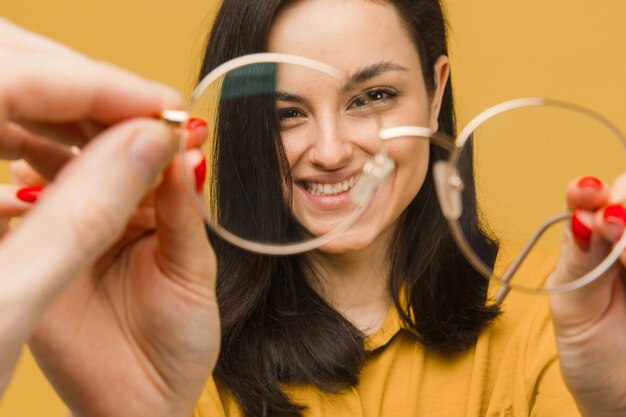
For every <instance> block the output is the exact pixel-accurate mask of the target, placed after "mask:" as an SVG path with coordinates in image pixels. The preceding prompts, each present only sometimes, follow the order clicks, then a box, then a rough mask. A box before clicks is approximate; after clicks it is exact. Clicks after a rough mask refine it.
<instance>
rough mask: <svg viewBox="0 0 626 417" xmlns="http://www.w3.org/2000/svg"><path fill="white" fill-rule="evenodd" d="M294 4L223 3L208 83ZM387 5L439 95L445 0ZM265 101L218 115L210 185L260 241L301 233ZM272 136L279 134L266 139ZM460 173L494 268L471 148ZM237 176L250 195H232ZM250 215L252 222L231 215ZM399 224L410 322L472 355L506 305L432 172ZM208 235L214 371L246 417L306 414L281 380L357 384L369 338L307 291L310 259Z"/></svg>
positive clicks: (209, 55) (424, 335)
mask: <svg viewBox="0 0 626 417" xmlns="http://www.w3.org/2000/svg"><path fill="white" fill-rule="evenodd" d="M295 1H297V0H223V3H222V5H221V8H220V10H219V13H218V15H217V18H216V20H215V23H214V26H213V28H212V31H211V34H210V37H209V41H208V43H207V47H206V52H205V56H204V61H203V65H202V70H201V74H200V76H201V77H204V76H205V75H206V74H208V73H209V72H210V71H211V70H212V69H214V68H215V67H217V66H218V65H220V64H222V63H224V62H226V61H228V60H230V59H233V58H235V57H239V56H242V55H245V54H251V53H258V52H263V51H265V50H266V47H267V40H268V33H269V30H270V27H271V24H272V21H273V19H274V16H275V15H276V14H277V12H279V11H280V10H281V9H282V8H284V7H286V6H287V5H289V4H292V3H294V2H295ZM337 1H339V0H337ZM363 1H377V2H379V3H384V2H385V1H384V0H363ZM387 1H388V2H389V3H391V4H392V5H393V6H394V7H396V8H397V9H398V11H399V16H401V18H402V19H404V25H405V29H406V30H407V32H408V33H409V34H410V36H411V39H412V41H413V43H414V44H415V47H416V49H417V51H418V53H419V57H420V60H421V64H422V72H423V74H424V80H423V82H424V83H425V85H426V88H427V91H428V92H430V93H431V94H432V93H433V92H434V91H435V88H436V80H435V74H434V64H435V61H436V60H437V58H438V57H439V56H441V55H447V54H448V50H447V41H446V21H445V18H444V14H443V10H442V6H441V4H440V2H439V0H387ZM419 81H420V82H421V81H422V80H419ZM247 104H250V103H247ZM256 105H257V106H258V107H257V108H258V109H259V110H258V111H257V112H255V113H254V114H251V113H252V112H247V113H246V114H249V115H250V117H246V120H241V119H242V118H241V114H242V113H241V111H240V109H237V108H235V107H233V106H230V107H228V106H223V107H221V108H220V116H219V122H218V126H217V127H216V137H217V139H216V140H217V142H216V144H215V148H214V152H216V154H215V155H216V156H217V157H216V158H214V162H213V164H214V166H213V167H212V168H213V170H212V171H213V172H215V173H216V175H215V177H214V178H213V179H212V186H213V187H214V190H215V191H216V193H215V195H216V196H217V198H216V201H215V205H216V206H217V207H216V208H217V212H218V213H220V223H221V224H223V225H225V226H226V227H227V228H228V229H229V230H232V231H236V232H237V233H240V234H242V235H245V233H246V231H247V230H251V229H250V228H253V227H254V228H256V229H255V236H257V237H259V236H263V237H264V238H266V239H269V240H272V239H276V238H277V237H280V236H284V235H285V234H289V233H294V230H295V229H297V228H294V225H293V223H294V220H293V219H292V218H291V216H290V213H289V207H288V204H285V197H284V194H283V192H282V191H281V190H280V187H276V184H280V183H282V181H283V180H284V178H285V175H289V174H288V164H287V161H286V157H285V155H284V152H283V149H282V144H281V141H280V135H279V133H278V131H279V129H278V128H279V127H278V126H277V124H276V118H275V115H273V113H275V111H274V110H273V107H272V106H273V104H272V105H270V106H263V103H256ZM439 128H440V130H441V131H443V132H446V133H448V134H451V135H454V133H455V130H456V128H455V117H454V105H453V99H452V83H451V80H449V81H448V84H447V86H446V88H445V91H444V94H443V101H442V105H441V111H440V114H439ZM268 131H270V132H274V134H272V135H270V136H269V137H268V136H267V132H268ZM246 138H248V139H246ZM260 138H262V139H263V140H260ZM430 151H431V153H430V155H431V156H430V160H429V165H430V167H429V168H432V164H433V163H434V162H435V161H437V160H439V159H442V158H445V157H446V156H447V155H446V154H447V153H446V151H443V150H442V149H440V148H438V147H437V146H433V145H431V149H430ZM460 174H461V176H462V177H463V178H464V184H466V188H465V191H464V193H463V198H464V201H463V207H464V212H463V215H462V218H461V219H460V222H461V224H462V226H463V228H464V230H465V233H466V236H469V239H470V240H471V241H472V245H473V247H475V248H479V251H480V252H481V257H482V259H484V260H488V261H489V260H490V261H491V263H492V264H493V261H494V260H495V255H496V252H497V244H496V243H495V242H494V241H492V240H491V239H489V238H488V237H487V236H486V235H485V233H483V232H482V231H481V229H480V227H479V225H478V215H477V212H476V210H471V209H468V208H472V207H473V208H475V207H476V199H475V193H474V189H473V180H472V179H473V166H472V152H471V151H470V152H465V153H464V155H463V160H462V163H461V165H460ZM235 179H236V181H237V184H236V185H237V188H238V189H240V190H244V192H237V193H234V192H229V190H232V189H233V186H234V184H233V181H235ZM288 183H290V181H288ZM258 190H263V195H262V196H257V198H255V199H252V200H251V199H246V198H244V197H242V196H243V195H244V194H247V193H257V194H258ZM250 195H252V194H250ZM250 201H254V202H253V203H251V202H250ZM287 203H288V202H287ZM242 210H245V212H246V213H250V215H249V216H241V215H239V216H236V215H230V213H235V212H239V213H241V212H242ZM398 224H399V227H397V228H396V229H395V230H396V231H395V236H394V237H393V242H392V244H391V245H390V248H389V253H388V259H389V286H388V288H389V291H390V294H391V296H392V298H393V300H394V303H395V306H396V308H397V309H398V311H399V312H400V315H401V317H402V319H403V321H404V322H405V325H406V327H407V328H408V329H410V333H411V334H412V335H413V337H414V339H415V343H420V344H421V345H423V346H424V348H425V349H428V350H431V351H435V352H438V353H441V354H454V353H456V352H459V351H462V350H464V349H467V348H468V347H470V346H472V345H473V344H474V343H475V342H476V340H477V338H478V335H479V333H480V332H481V330H482V329H483V328H484V327H485V326H487V325H488V324H489V323H490V321H492V320H493V319H494V318H495V317H496V316H497V314H498V308H497V307H496V306H490V305H487V287H488V281H487V280H485V278H483V277H482V276H481V275H480V274H479V273H478V272H476V271H475V270H474V269H473V268H472V267H471V266H470V265H469V263H468V262H467V261H466V260H465V258H464V257H463V255H462V254H461V253H460V251H459V249H458V248H457V246H456V244H455V242H454V240H453V238H452V236H451V233H450V231H449V229H448V225H447V223H446V220H445V219H444V217H443V216H442V214H441V210H440V208H439V204H438V201H437V197H436V195H435V188H434V184H433V178H432V169H429V170H428V174H427V176H426V179H425V181H424V184H423V186H422V188H421V189H420V191H419V193H418V194H417V195H416V196H415V198H414V199H413V201H412V202H411V203H410V204H409V206H408V207H407V208H406V210H405V211H404V213H403V214H402V215H401V217H400V218H399V223H398ZM260 225H261V226H262V227H263V228H264V229H263V230H259V229H258V228H259V227H261V226H260ZM209 235H210V239H211V242H212V244H213V246H214V248H215V251H216V253H217V258H218V280H217V297H218V302H219V306H220V313H221V319H222V347H221V352H220V357H219V360H218V363H217V366H216V368H215V371H214V376H215V379H216V381H217V383H218V387H219V388H220V389H222V390H227V391H228V392H230V393H231V394H232V395H234V397H235V398H236V400H237V401H238V403H239V405H240V406H241V408H242V410H243V412H244V414H245V415H246V416H248V417H253V416H254V417H258V416H300V415H301V413H302V411H303V410H304V409H305V408H306V404H295V403H293V402H291V401H290V399H289V398H288V397H287V396H286V395H285V393H284V392H283V390H282V389H281V385H282V384H290V383H298V384H301V383H304V384H312V385H314V386H316V387H318V388H319V389H321V390H324V391H328V392H337V391H340V390H342V389H344V388H347V387H349V386H354V385H356V384H357V383H358V375H359V371H360V369H361V366H362V364H363V361H364V360H365V358H366V351H365V349H364V345H363V337H364V336H363V334H362V333H361V332H360V331H359V330H358V329H357V328H356V327H355V326H354V325H353V324H352V323H350V322H349V321H348V320H347V319H346V318H344V317H343V316H342V315H341V314H340V313H339V312H337V311H335V310H334V309H333V308H332V307H331V306H330V305H329V304H328V303H327V302H326V301H325V300H324V299H323V298H322V297H321V296H320V295H319V294H318V293H317V292H316V291H315V290H314V289H313V288H312V287H311V286H310V285H309V282H310V281H309V280H307V279H306V278H307V277H308V278H311V277H315V274H316V272H315V271H314V269H313V268H312V267H311V265H309V264H308V263H307V262H306V259H305V257H304V256H283V257H275V256H265V255H258V254H252V253H249V252H246V251H244V250H241V249H239V248H236V247H233V246H232V245H230V244H228V243H227V242H224V241H223V240H221V239H220V238H219V237H218V236H216V235H214V234H212V233H211V232H209Z"/></svg>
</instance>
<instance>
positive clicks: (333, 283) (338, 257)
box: [309, 233, 392, 335]
mask: <svg viewBox="0 0 626 417" xmlns="http://www.w3.org/2000/svg"><path fill="white" fill-rule="evenodd" d="M390 237H391V233H388V234H386V236H381V237H380V238H379V239H377V240H376V241H375V242H373V243H372V244H370V245H369V246H367V247H365V248H363V249H359V250H355V251H350V252H344V253H339V254H332V253H324V252H322V251H316V252H314V253H311V254H310V255H309V256H310V261H311V262H312V264H313V266H314V268H315V270H316V271H317V272H318V276H317V277H316V278H317V279H316V280H314V281H313V282H311V285H312V286H313V288H315V289H316V291H317V292H318V293H319V294H320V295H321V296H322V297H323V298H324V299H325V300H326V302H328V303H329V304H330V305H331V306H332V307H333V308H334V309H335V310H337V311H338V312H339V313H341V314H342V315H343V316H344V317H346V318H347V319H348V320H350V321H351V322H352V323H353V324H354V325H355V326H356V327H357V328H358V329H359V330H361V331H362V332H363V333H364V334H366V335H369V334H373V333H375V332H376V330H378V328H379V327H380V326H381V325H382V323H383V322H384V320H385V317H386V316H387V312H388V311H389V308H390V307H391V304H392V299H391V296H390V294H389V290H388V282H389V262H388V258H389V257H388V251H389V244H390Z"/></svg>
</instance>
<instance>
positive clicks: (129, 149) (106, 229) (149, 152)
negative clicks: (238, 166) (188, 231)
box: [0, 119, 176, 308]
mask: <svg viewBox="0 0 626 417" xmlns="http://www.w3.org/2000/svg"><path fill="white" fill-rule="evenodd" d="M175 147H176V146H175V139H174V137H173V134H172V132H171V130H169V128H167V127H166V126H165V125H163V124H162V123H161V122H157V121H155V120H149V119H141V120H134V121H128V122H124V123H120V124H118V125H115V126H114V127H112V128H110V129H108V130H106V131H104V132H103V133H101V134H100V135H98V137H96V138H95V139H94V140H93V141H92V142H91V143H90V144H89V145H88V146H86V147H85V148H84V150H83V152H82V154H81V155H80V156H79V157H77V158H75V159H74V160H72V161H70V162H69V163H68V164H67V165H66V167H65V168H64V169H63V170H62V171H61V172H60V174H59V175H58V176H57V178H56V179H55V181H54V183H52V184H51V185H49V186H48V187H47V189H46V193H45V195H42V197H41V198H40V200H39V201H38V204H37V206H36V207H34V208H33V210H32V211H31V212H30V213H29V214H28V215H27V216H26V217H25V218H24V219H23V220H22V222H21V223H20V224H19V225H18V227H17V228H16V229H15V230H14V231H13V232H12V233H10V234H9V236H8V237H7V238H6V239H5V240H3V241H2V244H1V246H0V265H2V267H3V275H4V277H8V276H14V277H16V278H17V277H19V280H13V281H11V285H10V286H8V285H4V284H5V283H6V282H8V281H9V280H6V279H5V280H4V281H5V283H3V282H1V281H0V286H2V287H8V288H2V289H3V290H4V289H8V290H10V291H13V294H12V295H13V296H14V299H15V301H16V302H18V303H19V302H20V301H21V302H24V301H27V300H29V299H31V298H32V297H29V294H31V293H32V292H33V289H35V288H36V289H37V291H38V292H39V293H40V294H42V295H43V296H44V297H48V301H49V300H51V299H52V298H53V297H54V296H55V295H56V294H57V293H58V292H60V291H61V290H62V289H63V288H64V286H65V285H66V284H67V283H68V282H69V280H70V279H71V278H72V277H73V276H75V275H76V274H77V273H78V272H80V271H81V270H82V269H84V268H85V267H87V266H88V265H90V264H91V263H93V262H94V261H95V260H96V259H97V258H98V256H100V255H101V254H102V253H104V252H105V251H106V250H107V249H108V248H109V247H110V246H111V245H112V244H113V243H114V242H115V241H116V240H117V239H118V238H119V236H120V235H121V234H122V232H123V230H124V228H125V226H126V223H127V221H128V219H129V217H130V216H131V214H132V213H133V211H134V210H135V208H136V206H137V204H138V203H139V201H140V200H141V198H142V197H143V196H144V195H145V193H146V192H147V191H148V190H149V188H150V187H151V186H152V185H153V183H154V182H155V180H156V178H157V177H158V175H159V173H160V171H161V170H162V169H163V167H164V166H165V165H166V164H167V162H168V161H169V160H170V159H171V157H172V155H173V154H174V152H175ZM33 260H34V261H33ZM5 272H6V274H5ZM35 301H36V302H39V306H40V307H43V306H45V305H46V304H47V303H45V302H41V299H39V300H35ZM31 308H35V306H31Z"/></svg>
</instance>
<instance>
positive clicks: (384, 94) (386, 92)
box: [348, 87, 398, 108]
mask: <svg viewBox="0 0 626 417" xmlns="http://www.w3.org/2000/svg"><path fill="white" fill-rule="evenodd" d="M397 96H398V93H397V92H396V91H395V90H394V89H392V88H388V87H377V88H372V89H370V90H367V91H365V92H364V93H363V94H361V95H359V96H357V97H355V98H354V99H352V101H351V102H350V104H349V105H348V108H363V107H366V106H377V105H379V104H382V103H385V102H389V101H391V100H393V99H395V98H396V97H397Z"/></svg>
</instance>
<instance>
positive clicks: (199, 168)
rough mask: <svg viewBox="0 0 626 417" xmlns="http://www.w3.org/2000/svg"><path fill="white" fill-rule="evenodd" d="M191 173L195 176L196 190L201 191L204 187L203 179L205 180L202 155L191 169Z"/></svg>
mask: <svg viewBox="0 0 626 417" xmlns="http://www.w3.org/2000/svg"><path fill="white" fill-rule="evenodd" d="M193 173H194V174H195V176H196V192H198V193H199V192H201V191H202V188H203V187H204V181H205V180H206V158H205V157H204V155H202V160H201V161H200V162H199V163H198V165H196V167H195V168H194V169H193Z"/></svg>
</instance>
